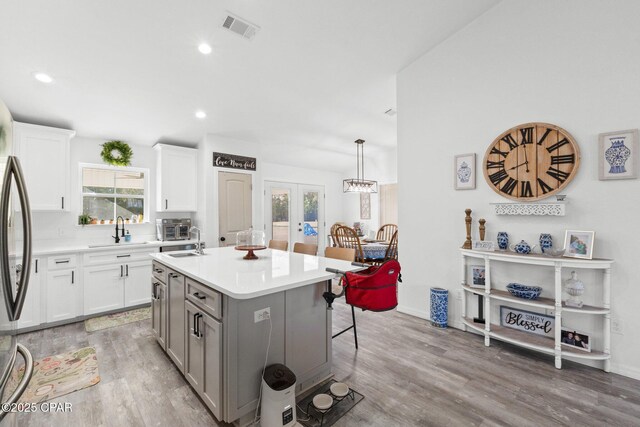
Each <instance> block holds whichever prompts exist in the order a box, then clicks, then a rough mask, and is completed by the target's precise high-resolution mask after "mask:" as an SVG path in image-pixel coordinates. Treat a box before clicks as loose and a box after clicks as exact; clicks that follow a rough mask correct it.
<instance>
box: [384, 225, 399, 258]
mask: <svg viewBox="0 0 640 427" xmlns="http://www.w3.org/2000/svg"><path fill="white" fill-rule="evenodd" d="M390 259H396V260H397V259H398V230H396V231H395V232H394V233H393V236H391V242H389V247H388V248H387V253H386V254H385V255H384V260H385V261H388V260H390Z"/></svg>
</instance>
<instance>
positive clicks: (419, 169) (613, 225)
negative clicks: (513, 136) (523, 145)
mask: <svg viewBox="0 0 640 427" xmlns="http://www.w3.org/2000/svg"><path fill="white" fill-rule="evenodd" d="M638 16H640V2H636V1H596V0H590V1H585V0H571V1H562V2H557V1H536V2H531V1H524V0H519V1H509V2H501V3H500V4H498V5H497V6H495V7H494V8H492V9H490V10H489V11H488V12H487V13H485V14H484V15H482V16H480V17H479V18H478V19H476V20H475V21H474V22H472V23H471V24H470V25H468V26H467V27H466V28H464V29H463V30H461V31H460V32H458V33H457V34H455V35H454V36H452V37H451V38H449V39H448V40H446V41H445V42H444V43H442V44H441V45H439V46H438V47H436V48H435V49H433V50H432V51H431V52H428V53H427V54H425V55H424V56H422V57H421V58H419V59H418V60H417V61H416V62H414V63H413V64H411V65H410V66H408V67H407V68H406V69H404V70H403V71H402V72H400V73H399V75H398V140H399V141H398V164H399V165H402V167H401V168H399V170H398V184H399V204H400V211H399V226H400V228H401V229H403V230H417V232H416V233H404V234H403V235H402V250H401V252H400V261H401V263H402V267H403V278H404V283H403V284H402V285H401V286H400V305H399V310H402V311H405V312H408V313H412V314H415V315H419V316H423V317H428V307H429V297H428V290H429V287H431V286H439V287H444V288H446V289H449V290H450V303H449V322H450V324H452V325H454V326H460V321H459V316H460V301H459V300H458V299H457V298H456V296H457V294H458V289H459V265H460V256H459V252H458V248H459V247H460V245H461V244H462V243H463V241H464V238H465V228H464V209H465V208H471V209H473V211H474V213H473V217H474V227H473V228H474V234H475V236H477V219H478V218H480V217H484V218H486V219H487V236H488V237H489V238H490V239H494V240H495V235H496V233H497V232H498V231H503V230H504V231H507V232H508V233H509V235H510V236H511V240H512V241H513V240H517V241H519V240H520V239H525V240H527V241H529V242H530V243H537V238H538V235H539V234H540V233H541V232H551V233H552V235H553V238H554V242H555V243H556V244H560V245H561V244H562V240H563V238H564V237H563V236H564V230H565V229H578V230H595V232H596V242H595V252H594V256H595V257H604V258H613V259H615V260H616V264H615V265H614V268H613V273H612V284H613V285H612V312H613V318H614V320H617V321H619V322H620V324H621V327H622V332H623V335H618V334H613V337H612V354H613V357H612V365H613V369H614V370H615V371H617V372H619V373H622V374H625V375H629V376H634V377H638V378H640V358H638V354H640V340H639V339H638V338H639V335H638V329H637V326H638V320H637V319H638V317H637V311H638V309H637V306H638V286H637V283H636V282H635V279H634V278H637V277H640V263H638V261H637V259H638V253H637V243H636V242H637V238H638V236H639V235H640V222H639V221H638V220H637V218H636V217H637V215H636V214H635V213H637V212H638V208H640V199H639V198H638V190H640V181H639V180H626V181H599V180H598V174H597V170H596V166H597V161H598V159H597V146H598V134H599V133H601V132H607V131H615V130H622V129H630V128H638V127H640V103H639V102H638V100H639V99H640V83H639V80H638V76H639V75H640V28H639V27H638V23H637V17H638ZM531 121H542V122H549V123H553V124H556V125H558V126H560V127H563V128H564V129H566V130H568V131H569V132H570V133H571V134H572V135H573V136H574V137H575V139H576V140H577V141H578V144H579V146H580V149H581V153H582V163H581V165H580V170H579V172H578V175H577V177H576V178H575V180H574V181H573V182H572V183H570V184H569V186H568V187H567V188H566V189H565V191H564V193H566V194H567V195H568V196H567V200H568V206H567V215H566V216H564V217H549V218H547V217H508V216H500V217H497V216H496V215H495V214H493V213H491V209H490V206H489V203H490V202H497V201H506V199H502V198H500V196H498V195H496V194H495V193H494V192H493V191H492V190H491V189H490V188H489V187H488V185H487V184H486V183H485V181H484V179H483V176H482V173H481V172H480V173H479V174H478V175H477V182H478V184H477V189H476V190H475V191H454V190H453V169H452V160H453V156H454V155H455V154H461V153H468V152H475V153H477V155H478V166H479V167H480V166H481V165H480V163H481V161H482V158H483V156H484V151H485V149H486V148H487V146H488V145H489V144H490V142H491V141H492V140H493V139H494V138H495V137H496V136H498V135H499V134H500V133H501V132H503V131H504V130H506V129H509V128H510V127H512V126H515V125H517V124H520V123H526V122H531ZM422 183H424V184H422ZM476 238H477V237H476ZM496 270H499V269H496ZM493 271H494V270H492V273H493ZM581 274H582V273H581ZM565 276H567V277H568V273H565ZM552 277H553V276H552V272H550V271H549V272H546V271H540V270H537V271H534V270H527V269H524V270H521V269H505V270H503V271H502V272H501V273H499V274H498V276H497V277H495V279H496V282H497V283H506V282H507V280H513V281H517V279H519V280H521V281H527V282H533V283H535V282H539V283H541V284H543V286H544V287H545V294H547V295H549V292H550V291H549V289H550V287H551V286H552V283H553V282H552ZM581 277H582V279H583V280H584V282H585V284H586V286H587V293H586V294H585V300H586V301H588V302H589V301H593V302H596V301H598V300H600V295H601V294H600V292H601V288H600V283H601V282H600V280H601V276H600V275H596V274H586V273H585V274H582V275H581ZM565 278H566V277H565ZM545 294H543V295H545ZM469 302H471V300H469ZM473 306H475V301H474V305H473ZM567 322H568V323H570V325H568V326H572V327H575V328H581V329H589V328H591V327H594V328H595V323H594V322H593V321H592V319H591V318H589V316H583V317H575V318H573V317H572V318H569V319H568V320H567ZM581 325H584V326H585V328H582V327H581ZM598 325H600V323H598ZM599 338H600V335H599V334H596V335H595V339H596V346H597V345H598V339H599ZM550 363H551V361H550Z"/></svg>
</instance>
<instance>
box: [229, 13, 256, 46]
mask: <svg viewBox="0 0 640 427" xmlns="http://www.w3.org/2000/svg"><path fill="white" fill-rule="evenodd" d="M222 26H223V27H224V28H226V29H227V30H229V31H231V32H232V33H236V34H238V35H239V36H242V37H244V38H245V39H249V40H251V39H253V37H254V36H255V35H256V33H257V32H258V30H260V27H258V26H257V25H254V24H252V23H250V22H249V21H246V20H244V19H242V18H238V17H237V16H234V15H231V14H229V15H227V17H226V18H225V20H224V23H223V24H222Z"/></svg>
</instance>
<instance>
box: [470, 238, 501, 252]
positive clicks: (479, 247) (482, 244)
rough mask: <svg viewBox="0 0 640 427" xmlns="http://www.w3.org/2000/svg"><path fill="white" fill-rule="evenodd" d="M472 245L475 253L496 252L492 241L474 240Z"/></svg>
mask: <svg viewBox="0 0 640 427" xmlns="http://www.w3.org/2000/svg"><path fill="white" fill-rule="evenodd" d="M472 245H473V246H472V249H473V250H474V251H484V252H493V251H495V250H496V248H495V246H494V244H493V242H492V241H490V240H474V241H473V243H472Z"/></svg>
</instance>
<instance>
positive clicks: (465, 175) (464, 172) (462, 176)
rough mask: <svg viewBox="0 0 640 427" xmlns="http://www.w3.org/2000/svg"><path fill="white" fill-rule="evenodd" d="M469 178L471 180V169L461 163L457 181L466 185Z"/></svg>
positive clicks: (464, 163) (465, 163)
mask: <svg viewBox="0 0 640 427" xmlns="http://www.w3.org/2000/svg"><path fill="white" fill-rule="evenodd" d="M469 178H471V168H470V167H469V165H468V164H467V162H462V164H461V165H460V167H459V168H458V179H459V180H460V182H462V183H464V184H466V183H467V182H469Z"/></svg>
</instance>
